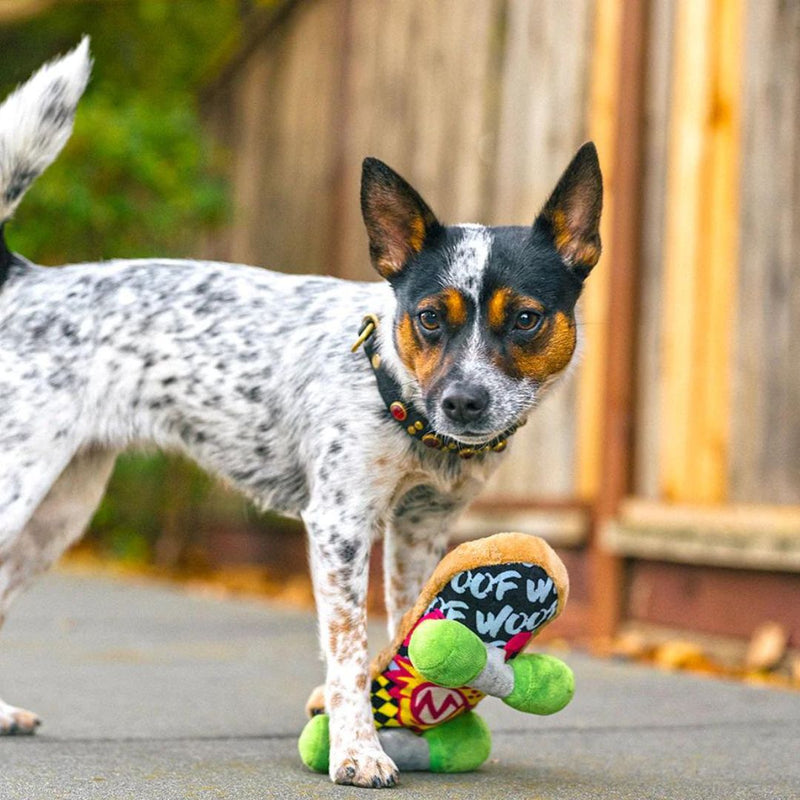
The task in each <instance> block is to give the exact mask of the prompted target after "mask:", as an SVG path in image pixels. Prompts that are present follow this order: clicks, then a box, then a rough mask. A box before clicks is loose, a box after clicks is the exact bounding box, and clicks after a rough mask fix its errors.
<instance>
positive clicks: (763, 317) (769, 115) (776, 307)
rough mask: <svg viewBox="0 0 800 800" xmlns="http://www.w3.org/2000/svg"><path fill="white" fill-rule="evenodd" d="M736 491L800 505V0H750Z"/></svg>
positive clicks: (736, 495) (735, 323)
mask: <svg viewBox="0 0 800 800" xmlns="http://www.w3.org/2000/svg"><path fill="white" fill-rule="evenodd" d="M744 50H745V53H746V66H745V70H744V98H743V102H744V109H743V114H742V118H743V121H744V125H743V163H742V213H741V216H740V222H741V226H742V234H741V259H740V264H739V280H740V288H739V299H738V304H737V306H736V307H735V310H734V313H733V314H732V320H731V323H730V324H731V327H732V328H733V330H734V331H735V337H736V341H735V365H736V368H735V371H734V376H735V377H734V388H733V410H732V428H733V430H732V434H731V435H732V445H731V463H730V485H731V498H732V499H733V500H735V501H739V502H758V501H761V502H771V503H795V504H797V503H800V413H798V409H800V369H799V368H798V353H800V280H798V253H799V252H800V4H798V3H791V2H789V3H787V2H778V0H764V1H763V2H759V1H758V0H750V2H749V4H748V13H747V26H746V44H745V48H744Z"/></svg>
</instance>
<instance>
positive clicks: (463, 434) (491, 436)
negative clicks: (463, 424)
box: [440, 428, 503, 447]
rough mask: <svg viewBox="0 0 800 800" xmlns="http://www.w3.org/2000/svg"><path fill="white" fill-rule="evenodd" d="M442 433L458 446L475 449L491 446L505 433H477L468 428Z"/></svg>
mask: <svg viewBox="0 0 800 800" xmlns="http://www.w3.org/2000/svg"><path fill="white" fill-rule="evenodd" d="M440 433H441V434H442V435H443V436H446V437H447V438H448V439H451V440H452V441H454V442H458V444H465V445H469V446H470V447H474V446H479V445H484V444H489V442H491V441H494V440H495V439H497V438H498V437H499V436H500V435H501V434H502V433H503V431H476V430H472V429H469V428H468V429H466V430H462V431H452V430H442V431H440Z"/></svg>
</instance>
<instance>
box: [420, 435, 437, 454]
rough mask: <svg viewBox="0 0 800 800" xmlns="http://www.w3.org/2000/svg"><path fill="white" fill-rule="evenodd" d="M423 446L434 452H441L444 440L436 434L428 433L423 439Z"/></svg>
mask: <svg viewBox="0 0 800 800" xmlns="http://www.w3.org/2000/svg"><path fill="white" fill-rule="evenodd" d="M422 444H424V445H425V446H426V447H430V448H431V449H433V450H439V449H440V448H441V446H442V440H441V439H440V438H439V437H438V436H437V435H436V434H435V433H426V434H425V435H424V436H423V437H422Z"/></svg>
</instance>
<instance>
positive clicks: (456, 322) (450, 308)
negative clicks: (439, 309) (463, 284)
mask: <svg viewBox="0 0 800 800" xmlns="http://www.w3.org/2000/svg"><path fill="white" fill-rule="evenodd" d="M440 297H441V300H442V303H443V305H444V308H445V313H446V314H447V321H448V322H449V323H450V325H452V326H453V327H460V326H461V325H463V324H464V323H465V322H466V321H467V303H466V301H465V300H464V295H463V294H461V292H459V291H458V289H454V288H453V287H452V286H449V287H448V288H447V289H445V290H444V291H443V292H441V294H440Z"/></svg>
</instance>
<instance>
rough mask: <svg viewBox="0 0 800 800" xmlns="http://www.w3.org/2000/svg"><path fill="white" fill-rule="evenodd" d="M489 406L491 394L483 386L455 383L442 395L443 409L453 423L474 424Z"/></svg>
mask: <svg viewBox="0 0 800 800" xmlns="http://www.w3.org/2000/svg"><path fill="white" fill-rule="evenodd" d="M488 406H489V392H487V391H486V389H484V388H483V387H482V386H474V385H472V384H469V383H453V384H451V385H450V386H448V387H447V388H446V389H445V390H444V393H443V394H442V409H443V410H444V413H445V414H447V416H448V417H449V418H450V419H451V420H453V422H460V423H462V424H464V423H467V422H474V421H475V420H476V419H478V418H479V417H480V416H481V414H483V412H484V411H486V409H487V408H488Z"/></svg>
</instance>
